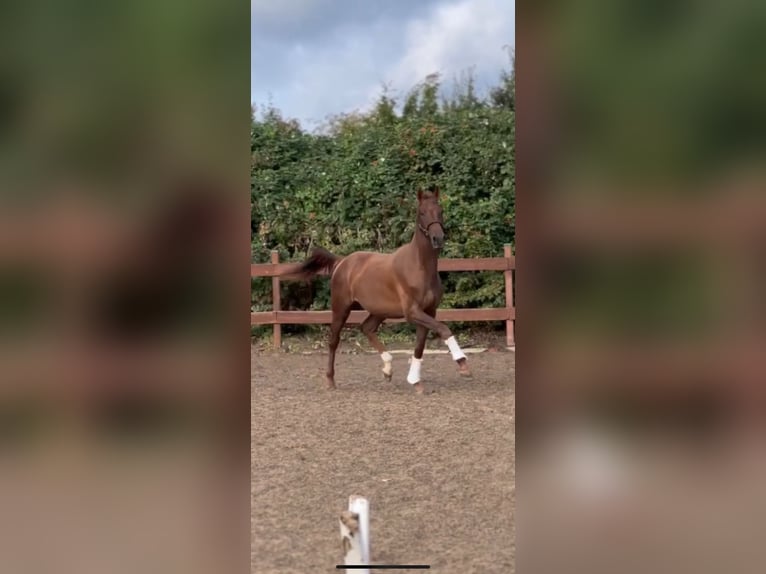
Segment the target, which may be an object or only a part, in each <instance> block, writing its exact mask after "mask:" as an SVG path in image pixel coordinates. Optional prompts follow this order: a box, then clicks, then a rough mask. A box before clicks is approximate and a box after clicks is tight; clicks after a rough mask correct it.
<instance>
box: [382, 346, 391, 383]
mask: <svg viewBox="0 0 766 574" xmlns="http://www.w3.org/2000/svg"><path fill="white" fill-rule="evenodd" d="M380 358H381V359H383V376H384V377H386V379H388V380H389V381H390V380H391V373H393V372H394V368H393V365H392V361H393V360H394V357H393V356H391V353H389V352H388V351H383V352H382V353H381V354H380Z"/></svg>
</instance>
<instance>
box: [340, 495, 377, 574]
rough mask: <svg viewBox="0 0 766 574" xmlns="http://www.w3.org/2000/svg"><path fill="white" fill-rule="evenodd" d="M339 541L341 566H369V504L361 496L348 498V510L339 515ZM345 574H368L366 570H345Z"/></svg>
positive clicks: (368, 571)
mask: <svg viewBox="0 0 766 574" xmlns="http://www.w3.org/2000/svg"><path fill="white" fill-rule="evenodd" d="M340 539H341V544H342V545H343V564H345V565H349V566H350V565H353V566H360V565H364V566H369V564H370V503H369V501H368V500H367V499H366V498H364V497H363V496H357V495H355V494H352V495H351V496H349V497H348V510H344V511H343V512H341V515H340ZM346 572H347V573H351V572H354V573H359V574H370V570H369V569H368V568H361V569H357V568H354V569H346Z"/></svg>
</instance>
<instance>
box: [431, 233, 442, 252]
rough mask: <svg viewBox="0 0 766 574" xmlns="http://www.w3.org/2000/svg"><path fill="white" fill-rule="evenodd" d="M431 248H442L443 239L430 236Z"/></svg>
mask: <svg viewBox="0 0 766 574" xmlns="http://www.w3.org/2000/svg"><path fill="white" fill-rule="evenodd" d="M431 247H433V248H434V249H441V248H442V247H444V237H435V236H433V235H432V236H431Z"/></svg>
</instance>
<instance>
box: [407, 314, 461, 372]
mask: <svg viewBox="0 0 766 574" xmlns="http://www.w3.org/2000/svg"><path fill="white" fill-rule="evenodd" d="M406 318H407V320H408V321H409V322H411V323H415V325H417V326H421V327H425V328H426V329H427V330H431V331H434V332H436V334H437V335H439V337H441V339H442V340H443V341H444V342H445V343H446V345H447V347H448V348H449V350H450V353H451V354H452V359H453V360H454V361H455V362H456V363H457V365H458V372H459V373H460V374H461V375H462V376H464V377H470V376H471V371H470V370H469V369H468V359H467V358H466V356H465V353H464V352H463V351H462V349H461V348H460V345H458V344H457V341H456V340H455V336H454V335H453V334H452V331H450V329H449V327H447V325H445V324H444V323H440V322H439V321H437V320H436V319H435V318H434V317H432V316H431V315H429V314H428V313H426V312H425V311H423V310H422V309H420V308H419V307H412V308H411V309H409V311H408V313H407V316H406Z"/></svg>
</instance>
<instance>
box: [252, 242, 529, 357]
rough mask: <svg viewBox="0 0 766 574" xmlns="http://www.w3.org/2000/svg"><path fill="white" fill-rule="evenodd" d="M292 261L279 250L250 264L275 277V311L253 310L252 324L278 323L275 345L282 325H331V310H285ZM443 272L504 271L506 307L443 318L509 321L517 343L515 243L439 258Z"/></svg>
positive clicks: (446, 313) (510, 339)
mask: <svg viewBox="0 0 766 574" xmlns="http://www.w3.org/2000/svg"><path fill="white" fill-rule="evenodd" d="M289 265H291V264H288V263H280V262H279V253H277V252H276V251H272V252H271V263H254V264H252V265H250V277H271V281H272V283H271V290H272V309H273V310H272V311H263V312H257V313H250V324H251V325H274V346H275V347H276V348H279V347H281V346H282V328H281V326H282V325H308V324H317V323H319V324H329V323H331V322H332V312H331V311H282V310H281V306H282V301H281V297H280V292H279V274H280V273H283V272H284V271H285V270H286V269H287V268H288V266H289ZM438 269H439V271H502V272H503V273H504V275H505V307H495V308H491V307H490V308H482V309H439V310H438V311H437V312H436V318H437V319H438V320H439V321H445V322H449V321H468V322H472V321H505V333H506V343H507V345H508V346H512V345H513V344H514V336H513V327H514V321H515V319H516V308H515V306H514V304H513V270H515V269H516V259H515V257H514V256H513V255H511V246H510V245H506V246H505V249H504V255H503V257H481V258H473V259H439V265H438ZM365 317H367V311H352V312H351V315H350V316H349V319H348V322H349V323H361V322H362V321H364V319H365ZM403 321H404V319H389V320H387V322H389V323H401V322H403Z"/></svg>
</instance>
